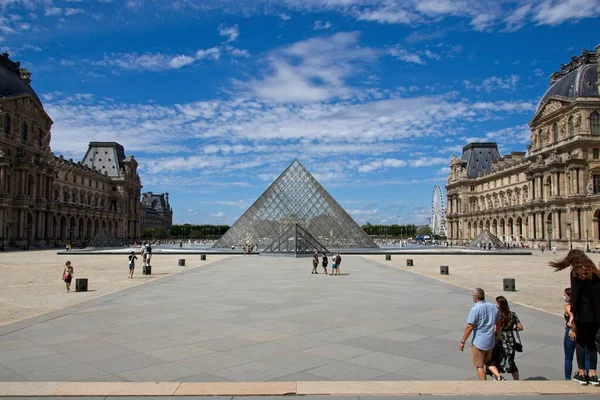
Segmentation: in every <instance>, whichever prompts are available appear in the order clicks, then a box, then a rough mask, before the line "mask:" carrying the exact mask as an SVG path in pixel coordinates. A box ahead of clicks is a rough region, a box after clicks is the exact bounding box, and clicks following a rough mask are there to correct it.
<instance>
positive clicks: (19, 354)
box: [0, 346, 57, 363]
mask: <svg viewBox="0 0 600 400" xmlns="http://www.w3.org/2000/svg"><path fill="white" fill-rule="evenodd" d="M54 354H57V353H56V352H55V351H53V350H50V349H48V348H46V347H43V346H34V347H28V348H25V349H14V350H6V351H2V352H0V363H3V362H6V361H14V360H25V359H27V358H36V357H43V356H51V355H54Z"/></svg>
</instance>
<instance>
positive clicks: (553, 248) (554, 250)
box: [552, 244, 556, 255]
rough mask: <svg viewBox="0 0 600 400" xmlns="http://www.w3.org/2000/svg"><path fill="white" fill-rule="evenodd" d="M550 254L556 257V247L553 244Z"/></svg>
mask: <svg viewBox="0 0 600 400" xmlns="http://www.w3.org/2000/svg"><path fill="white" fill-rule="evenodd" d="M552 253H554V255H556V245H555V244H553V245H552Z"/></svg>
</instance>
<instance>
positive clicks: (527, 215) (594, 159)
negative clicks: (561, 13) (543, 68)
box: [446, 45, 600, 249]
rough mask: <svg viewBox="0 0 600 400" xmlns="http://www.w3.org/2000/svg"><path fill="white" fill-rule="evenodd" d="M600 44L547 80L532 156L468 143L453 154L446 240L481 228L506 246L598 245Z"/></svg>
mask: <svg viewBox="0 0 600 400" xmlns="http://www.w3.org/2000/svg"><path fill="white" fill-rule="evenodd" d="M599 57H600V45H598V46H596V49H595V51H586V50H583V51H582V53H581V55H579V56H574V57H572V58H571V60H570V62H569V63H567V64H561V67H560V71H558V72H555V73H554V74H552V75H551V76H550V88H549V89H548V90H547V91H546V93H545V94H544V95H543V96H542V98H541V100H540V102H539V104H538V107H537V110H536V112H535V115H534V116H533V119H532V120H531V121H530V122H529V127H530V130H531V137H530V144H529V145H528V146H527V152H513V153H511V154H508V155H505V156H501V155H500V154H499V153H498V147H497V145H496V143H471V144H468V145H467V146H465V147H464V149H463V153H462V156H461V157H460V158H458V157H456V156H454V157H453V159H452V161H451V163H450V174H449V176H448V182H447V185H446V191H447V199H448V200H447V208H446V221H447V222H446V224H447V227H448V237H449V238H450V239H451V240H452V241H453V242H455V243H459V244H463V243H466V242H469V241H470V240H471V239H473V238H474V237H475V236H476V235H478V234H479V233H481V232H482V231H483V230H484V229H489V230H490V231H491V232H492V233H493V234H494V235H496V236H497V237H498V238H500V239H501V240H502V241H504V242H506V243H511V244H512V243H514V244H517V245H519V244H521V243H523V244H526V245H528V246H531V247H537V246H539V245H545V246H548V245H554V244H555V245H556V246H557V247H558V248H579V249H590V248H596V247H600V63H599Z"/></svg>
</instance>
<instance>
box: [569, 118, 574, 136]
mask: <svg viewBox="0 0 600 400" xmlns="http://www.w3.org/2000/svg"><path fill="white" fill-rule="evenodd" d="M574 135H575V118H573V117H571V118H569V136H574Z"/></svg>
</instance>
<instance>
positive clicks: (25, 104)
mask: <svg viewBox="0 0 600 400" xmlns="http://www.w3.org/2000/svg"><path fill="white" fill-rule="evenodd" d="M5 99H7V100H13V101H15V102H16V104H17V107H19V108H22V109H25V110H27V111H29V112H31V113H33V114H38V115H42V116H43V117H45V118H47V119H48V120H49V121H50V123H51V124H52V123H54V121H52V118H50V116H49V115H48V114H47V113H46V110H44V108H43V107H42V106H41V105H40V104H39V103H38V102H37V101H36V100H35V98H34V97H33V96H32V95H30V94H20V95H17V96H7V97H5Z"/></svg>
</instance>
